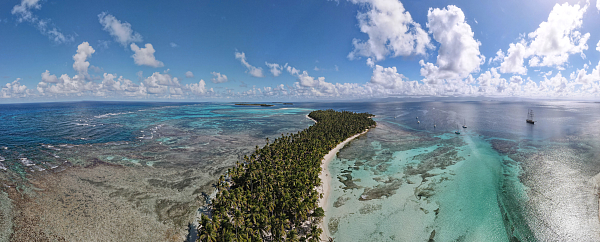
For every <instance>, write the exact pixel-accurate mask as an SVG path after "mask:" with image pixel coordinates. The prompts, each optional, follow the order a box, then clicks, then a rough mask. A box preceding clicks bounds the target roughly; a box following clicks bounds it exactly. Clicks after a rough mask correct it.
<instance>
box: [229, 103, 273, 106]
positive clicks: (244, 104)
mask: <svg viewBox="0 0 600 242" xmlns="http://www.w3.org/2000/svg"><path fill="white" fill-rule="evenodd" d="M235 105H240V106H261V107H272V106H275V105H273V104H265V103H236V104H235Z"/></svg>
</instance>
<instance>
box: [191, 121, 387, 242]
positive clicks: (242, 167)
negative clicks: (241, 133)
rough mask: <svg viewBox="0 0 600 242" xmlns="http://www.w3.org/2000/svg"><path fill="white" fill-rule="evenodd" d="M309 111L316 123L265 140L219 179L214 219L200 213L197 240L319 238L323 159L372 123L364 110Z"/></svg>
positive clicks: (292, 239) (373, 122)
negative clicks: (355, 111) (296, 131)
mask: <svg viewBox="0 0 600 242" xmlns="http://www.w3.org/2000/svg"><path fill="white" fill-rule="evenodd" d="M308 116H309V117H311V118H312V119H314V120H316V121H317V123H316V124H315V125H313V126H310V127H308V128H307V129H305V130H302V131H300V132H298V133H296V134H290V135H288V136H284V135H283V134H282V135H281V137H280V138H277V139H275V141H273V143H269V139H267V144H266V145H265V146H264V147H263V148H261V149H259V148H258V146H257V147H256V151H255V152H254V153H253V154H252V155H250V156H249V157H248V156H245V157H244V161H243V162H241V163H239V162H238V164H237V165H236V167H234V168H232V169H229V170H228V173H227V176H221V177H220V178H219V182H218V184H217V189H218V193H217V195H216V197H215V199H213V201H212V219H211V218H208V217H207V216H204V215H203V216H202V220H201V221H200V227H199V228H198V234H199V236H200V238H199V241H319V236H320V235H321V232H322V231H321V229H320V228H318V223H319V222H320V221H321V219H322V218H323V216H324V214H325V213H324V211H323V209H322V208H321V207H318V206H317V201H318V199H319V195H320V194H319V192H318V191H317V190H316V187H318V186H319V185H320V184H321V179H320V178H319V173H320V172H321V160H322V159H323V157H324V156H325V155H326V154H327V153H329V151H330V150H331V149H333V148H335V147H336V146H337V145H338V144H340V143H341V142H343V141H344V140H346V139H347V138H350V137H352V136H353V135H355V134H359V133H362V132H363V131H365V129H368V128H370V127H374V126H375V125H376V123H375V121H373V120H372V119H371V117H372V116H373V115H371V114H368V113H353V112H347V111H342V112H337V111H334V110H326V111H323V110H319V111H313V112H311V113H310V114H309V115H308Z"/></svg>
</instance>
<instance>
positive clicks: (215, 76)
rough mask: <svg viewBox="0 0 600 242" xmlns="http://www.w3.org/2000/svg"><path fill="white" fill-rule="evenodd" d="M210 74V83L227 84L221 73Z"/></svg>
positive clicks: (225, 77)
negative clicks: (211, 76)
mask: <svg viewBox="0 0 600 242" xmlns="http://www.w3.org/2000/svg"><path fill="white" fill-rule="evenodd" d="M210 74H212V75H213V78H212V79H211V81H212V82H213V83H223V82H227V81H229V80H228V79H227V76H226V75H222V74H221V73H219V72H214V71H213V72H211V73H210Z"/></svg>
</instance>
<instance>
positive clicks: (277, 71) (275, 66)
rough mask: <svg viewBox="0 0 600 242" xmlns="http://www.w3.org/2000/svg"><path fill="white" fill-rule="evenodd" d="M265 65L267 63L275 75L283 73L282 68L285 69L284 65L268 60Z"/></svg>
mask: <svg viewBox="0 0 600 242" xmlns="http://www.w3.org/2000/svg"><path fill="white" fill-rule="evenodd" d="M265 65H267V66H268V67H269V68H270V71H271V74H273V76H279V75H281V70H282V69H283V66H280V65H279V64H277V63H268V62H265Z"/></svg>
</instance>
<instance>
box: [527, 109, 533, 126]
mask: <svg viewBox="0 0 600 242" xmlns="http://www.w3.org/2000/svg"><path fill="white" fill-rule="evenodd" d="M525 121H527V123H530V124H535V121H533V110H531V109H529V112H528V113H527V119H526V120H525Z"/></svg>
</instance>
